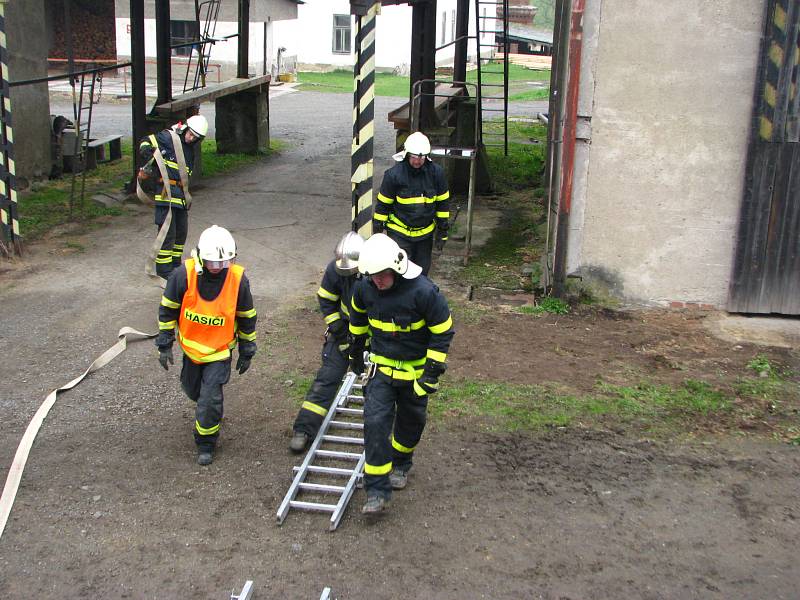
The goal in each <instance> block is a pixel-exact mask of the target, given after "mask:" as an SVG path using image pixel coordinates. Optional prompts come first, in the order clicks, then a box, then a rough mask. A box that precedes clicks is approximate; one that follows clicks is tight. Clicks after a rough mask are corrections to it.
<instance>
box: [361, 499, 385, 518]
mask: <svg viewBox="0 0 800 600" xmlns="http://www.w3.org/2000/svg"><path fill="white" fill-rule="evenodd" d="M388 508H389V500H388V499H387V498H384V497H383V496H381V495H379V494H375V495H374V496H367V501H366V502H365V503H364V506H362V507H361V514H362V515H379V514H381V513H382V512H384V511H385V510H387V509H388Z"/></svg>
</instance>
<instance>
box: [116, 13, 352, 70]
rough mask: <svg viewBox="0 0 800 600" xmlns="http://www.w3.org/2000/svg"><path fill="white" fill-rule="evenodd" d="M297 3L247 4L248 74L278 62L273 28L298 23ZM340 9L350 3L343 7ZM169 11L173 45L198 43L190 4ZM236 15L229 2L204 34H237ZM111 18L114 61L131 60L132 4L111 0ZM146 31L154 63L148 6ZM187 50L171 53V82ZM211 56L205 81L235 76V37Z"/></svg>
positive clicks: (212, 50) (152, 21) (148, 54)
mask: <svg viewBox="0 0 800 600" xmlns="http://www.w3.org/2000/svg"><path fill="white" fill-rule="evenodd" d="M298 4H299V0H250V28H249V43H248V49H247V51H248V59H249V61H248V62H249V70H250V73H251V74H254V75H261V74H263V73H269V72H270V71H271V70H272V68H273V66H274V65H275V62H276V57H277V46H275V45H274V38H275V33H274V29H275V28H276V27H277V25H278V24H280V23H283V22H284V20H292V19H295V18H297V9H298ZM344 4H348V3H347V2H345V3H344ZM169 9H170V32H171V38H172V44H173V45H174V44H179V43H181V42H188V41H192V40H194V39H197V35H198V26H197V21H196V18H195V3H194V0H170V3H169ZM237 11H238V3H237V2H231V1H230V0H227V1H223V2H221V3H220V5H219V13H218V15H217V20H216V24H215V25H214V26H213V27H214V28H213V30H209V31H208V35H209V36H211V37H214V38H224V37H226V36H229V35H235V34H236V33H237V32H238V29H239V26H238V13H237ZM204 12H205V11H204V10H203V8H201V16H200V18H201V23H200V28H201V29H202V28H204V20H205V19H204V17H205V15H204ZM115 15H116V19H115V20H116V42H117V57H118V59H120V60H123V59H127V58H129V57H130V55H131V31H130V27H131V23H130V2H128V0H115ZM144 26H145V57H146V58H147V59H148V60H152V62H153V63H155V58H156V21H155V14H154V5H153V3H152V2H146V3H145V19H144ZM199 33H201V34H202V33H204V32H203V31H200V32H199ZM191 51H192V50H191V46H188V47H185V48H177V49H174V50H173V51H172V54H173V73H172V76H173V79H179V78H181V77H182V76H183V75H182V73H179V72H178V66H177V65H178V63H181V62H183V61H187V62H188V59H189V55H190V54H191ZM209 51H210V58H209V63H210V66H209V80H210V81H211V82H215V81H216V76H217V73H219V74H220V76H221V78H222V79H227V78H229V77H233V76H235V74H236V62H237V57H238V45H237V38H236V37H232V38H230V40H228V41H220V42H218V43H216V44H213V45H208V46H206V52H209ZM195 56H196V55H195ZM148 76H152V77H154V76H155V65H154V64H153V65H152V73H151V72H150V66H148Z"/></svg>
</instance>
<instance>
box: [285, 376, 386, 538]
mask: <svg viewBox="0 0 800 600" xmlns="http://www.w3.org/2000/svg"><path fill="white" fill-rule="evenodd" d="M366 366H367V369H366V371H365V373H369V370H370V365H369V363H367V365H366ZM365 385H366V377H365V376H364V375H361V376H358V375H356V374H355V373H352V372H349V373H347V374H346V375H345V376H344V378H343V379H342V385H341V386H340V387H339V391H338V392H337V394H336V398H334V400H333V403H332V404H331V408H330V410H328V414H327V415H325V419H324V420H323V421H322V425H321V426H320V428H319V432H318V433H317V437H316V438H315V439H314V442H313V443H312V444H311V447H310V448H309V449H308V453H307V454H306V457H305V460H303V463H302V464H301V465H300V466H299V467H294V471H295V473H296V474H295V477H294V480H293V481H292V485H291V486H290V487H289V491H288V492H286V496H285V497H284V499H283V502H281V505H280V508H278V513H277V519H278V524H281V523H283V521H284V520H285V519H286V516H287V515H288V514H289V511H290V510H291V509H293V508H294V509H298V510H310V511H318V512H329V513H331V520H330V530H331V531H333V530H335V529H336V528H337V527H338V526H339V521H340V520H341V519H342V516H343V515H344V510H345V508H347V503H348V502H350V498H351V497H352V496H353V492H355V489H356V486H359V487H360V485H361V480H362V478H363V476H364V450H363V448H364V438H363V431H364V422H363V420H364V409H363V408H353V407H352V406H350V405H351V404H358V405H360V406H362V407H363V404H364V386H365ZM335 430H345V431H351V432H360V433H361V435H362V437H353V436H348V435H336V434H334V433H332V432H333V431H335ZM323 446H326V447H325V448H323ZM330 446H334V447H336V448H340V447H342V446H345V447H347V446H356V447H358V448H359V452H350V451H345V450H341V449H330V448H329V447H330ZM331 461H335V462H336V463H337V464H338V465H339V466H330V463H331ZM326 463H327V464H326ZM309 475H313V476H316V477H317V478H318V479H324V480H326V482H325V483H322V482H319V481H308V478H309ZM343 478H346V479H347V481H346V483H345V484H344V485H339V484H338V483H331V481H333V482H336V481H341V479H343ZM301 492H302V493H306V494H314V495H323V496H335V497H337V500H336V502H335V503H329V502H311V501H304V500H298V499H297V495H298V494H299V493H301Z"/></svg>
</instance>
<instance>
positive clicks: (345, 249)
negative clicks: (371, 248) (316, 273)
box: [334, 231, 364, 276]
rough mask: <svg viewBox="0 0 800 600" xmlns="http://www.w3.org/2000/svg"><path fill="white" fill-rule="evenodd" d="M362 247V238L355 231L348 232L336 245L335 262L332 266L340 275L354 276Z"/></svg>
mask: <svg viewBox="0 0 800 600" xmlns="http://www.w3.org/2000/svg"><path fill="white" fill-rule="evenodd" d="M363 245H364V238H362V237H361V236H360V235H358V234H357V233H356V232H355V231H348V232H347V233H345V234H344V235H343V236H342V239H340V240H339V243H338V244H336V250H335V251H334V254H335V255H336V262H335V263H334V266H335V268H336V272H337V273H339V274H340V275H345V276H349V275H355V274H356V273H358V256H359V254H360V253H361V247H362V246H363Z"/></svg>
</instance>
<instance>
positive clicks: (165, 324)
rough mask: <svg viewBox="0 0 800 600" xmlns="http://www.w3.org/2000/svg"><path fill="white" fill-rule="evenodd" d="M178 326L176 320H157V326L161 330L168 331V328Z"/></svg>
mask: <svg viewBox="0 0 800 600" xmlns="http://www.w3.org/2000/svg"><path fill="white" fill-rule="evenodd" d="M177 326H178V322H177V321H159V322H158V328H159V329H160V330H162V331H169V330H170V329H175V327H177Z"/></svg>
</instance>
